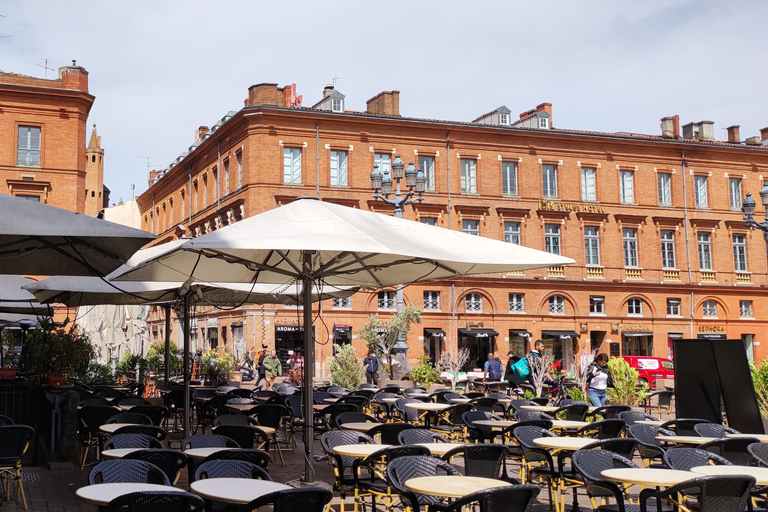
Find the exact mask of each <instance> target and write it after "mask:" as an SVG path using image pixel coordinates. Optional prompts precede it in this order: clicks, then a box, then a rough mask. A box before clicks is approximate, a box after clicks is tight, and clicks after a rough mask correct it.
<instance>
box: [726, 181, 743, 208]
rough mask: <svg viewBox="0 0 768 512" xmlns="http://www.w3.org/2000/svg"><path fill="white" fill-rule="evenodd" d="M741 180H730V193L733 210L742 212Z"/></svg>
mask: <svg viewBox="0 0 768 512" xmlns="http://www.w3.org/2000/svg"><path fill="white" fill-rule="evenodd" d="M741 181H742V180H741V178H728V191H729V194H730V200H731V210H733V211H740V210H741Z"/></svg>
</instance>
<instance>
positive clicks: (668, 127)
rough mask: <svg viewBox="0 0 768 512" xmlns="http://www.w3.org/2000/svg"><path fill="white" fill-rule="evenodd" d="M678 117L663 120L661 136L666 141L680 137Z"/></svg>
mask: <svg viewBox="0 0 768 512" xmlns="http://www.w3.org/2000/svg"><path fill="white" fill-rule="evenodd" d="M679 122H680V121H679V118H678V116H667V117H662V118H661V136H662V137H664V138H665V139H676V138H677V135H678V128H677V123H679Z"/></svg>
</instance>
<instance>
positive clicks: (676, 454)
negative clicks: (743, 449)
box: [664, 447, 731, 471]
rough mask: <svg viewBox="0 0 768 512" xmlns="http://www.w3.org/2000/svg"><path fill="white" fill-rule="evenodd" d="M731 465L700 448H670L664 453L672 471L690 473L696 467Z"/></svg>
mask: <svg viewBox="0 0 768 512" xmlns="http://www.w3.org/2000/svg"><path fill="white" fill-rule="evenodd" d="M711 463H715V464H716V465H720V464H722V465H730V464H731V463H730V462H728V460H726V459H724V458H723V457H721V456H719V455H717V454H714V453H712V452H709V451H707V450H702V449H700V448H687V447H686V448H670V449H669V450H667V451H666V452H665V453H664V464H665V465H666V466H667V467H668V468H670V469H679V470H681V471H690V469H691V468H692V467H695V466H706V465H709V464H711Z"/></svg>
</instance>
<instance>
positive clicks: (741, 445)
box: [699, 437, 760, 466]
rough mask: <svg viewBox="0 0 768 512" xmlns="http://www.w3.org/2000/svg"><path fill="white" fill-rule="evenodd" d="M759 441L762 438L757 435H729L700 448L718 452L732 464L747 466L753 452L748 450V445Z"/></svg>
mask: <svg viewBox="0 0 768 512" xmlns="http://www.w3.org/2000/svg"><path fill="white" fill-rule="evenodd" d="M758 442H760V440H759V439H757V438H755V437H727V438H724V439H716V440H714V441H710V442H708V443H704V444H702V445H701V446H699V449H701V450H707V451H708V452H712V453H714V454H717V455H719V456H721V457H722V458H724V459H726V460H727V461H729V462H730V463H731V464H735V465H737V466H746V465H748V464H749V463H750V462H752V454H750V453H749V451H747V447H748V446H749V445H750V444H752V443H758Z"/></svg>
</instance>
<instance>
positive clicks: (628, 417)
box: [619, 411, 656, 427]
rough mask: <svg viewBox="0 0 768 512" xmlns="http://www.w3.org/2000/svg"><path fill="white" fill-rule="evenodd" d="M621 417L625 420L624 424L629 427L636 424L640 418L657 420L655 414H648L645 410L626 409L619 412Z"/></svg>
mask: <svg viewBox="0 0 768 512" xmlns="http://www.w3.org/2000/svg"><path fill="white" fill-rule="evenodd" d="M619 419H620V420H624V424H625V425H627V427H631V426H632V425H634V424H635V422H637V421H640V420H655V419H656V417H655V416H651V415H650V414H646V413H644V412H638V411H625V412H620V413H619Z"/></svg>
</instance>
